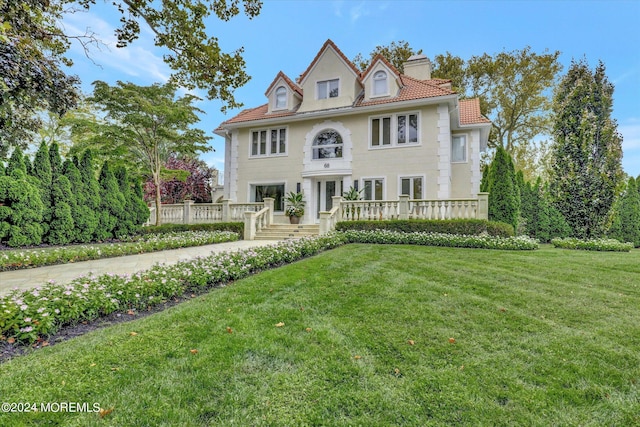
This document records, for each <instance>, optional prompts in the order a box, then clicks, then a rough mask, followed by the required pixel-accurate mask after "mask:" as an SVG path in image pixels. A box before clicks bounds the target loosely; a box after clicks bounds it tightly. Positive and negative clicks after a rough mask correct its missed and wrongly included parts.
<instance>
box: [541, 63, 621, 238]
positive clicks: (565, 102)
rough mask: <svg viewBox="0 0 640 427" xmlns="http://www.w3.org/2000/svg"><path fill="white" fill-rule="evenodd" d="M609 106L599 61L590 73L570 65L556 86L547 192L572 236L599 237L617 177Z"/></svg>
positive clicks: (609, 90) (617, 145)
mask: <svg viewBox="0 0 640 427" xmlns="http://www.w3.org/2000/svg"><path fill="white" fill-rule="evenodd" d="M612 105H613V84H611V83H610V82H609V80H608V79H607V76H606V74H605V66H604V64H603V63H602V62H600V63H599V64H598V66H597V67H596V69H595V71H594V72H591V70H590V69H589V66H588V64H587V63H586V62H585V61H580V62H575V61H574V62H573V63H572V64H571V67H570V69H569V71H568V72H567V74H566V76H564V78H563V79H562V81H561V82H560V84H559V85H558V87H557V88H556V93H555V96H554V102H553V111H554V129H553V131H554V139H555V141H554V145H553V148H552V152H553V154H552V156H553V159H552V162H551V171H550V189H551V194H552V197H553V200H554V204H555V206H556V207H557V208H558V210H559V211H560V212H561V213H562V215H563V216H564V217H565V218H566V220H567V222H568V223H569V225H570V227H571V229H572V234H573V235H574V236H576V237H580V238H591V237H598V236H601V235H602V234H603V232H604V227H605V222H606V218H607V215H608V213H609V210H610V209H611V207H612V205H613V202H614V200H615V198H616V189H617V188H618V186H619V185H620V183H621V180H622V177H623V174H622V164H621V160H622V137H621V135H620V134H619V133H618V131H617V124H616V121H615V120H613V119H612V118H611V112H612Z"/></svg>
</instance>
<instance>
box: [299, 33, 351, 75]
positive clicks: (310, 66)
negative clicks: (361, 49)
mask: <svg viewBox="0 0 640 427" xmlns="http://www.w3.org/2000/svg"><path fill="white" fill-rule="evenodd" d="M329 46H331V47H332V48H333V50H335V51H336V53H337V54H338V56H339V57H340V58H342V60H343V61H344V62H345V63H346V64H347V65H348V66H349V67H350V68H351V69H352V70H353V72H354V73H355V75H356V76H357V77H358V79H359V78H360V70H358V68H357V67H356V66H355V65H353V62H351V61H350V60H349V58H347V57H346V56H345V55H344V53H342V51H341V50H340V49H338V46H336V44H335V43H334V42H332V41H331V39H327V41H326V42H324V44H323V45H322V47H321V48H320V50H319V51H318V54H317V55H316V57H315V58H313V61H311V64H309V66H308V67H307V69H306V70H304V73H302V74H300V77H298V78H297V79H296V82H298V83H301V82H302V81H303V80H304V78H305V77H307V74H309V72H310V71H311V69H312V68H313V66H314V65H316V62H318V60H319V59H320V57H321V56H322V54H323V53H324V51H325V50H327V48H328V47H329Z"/></svg>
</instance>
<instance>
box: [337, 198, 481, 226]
mask: <svg viewBox="0 0 640 427" xmlns="http://www.w3.org/2000/svg"><path fill="white" fill-rule="evenodd" d="M488 201H489V193H479V194H478V198H477V199H447V200H414V199H409V196H400V198H399V200H341V201H340V210H341V213H340V215H339V217H340V220H341V221H381V220H389V219H460V218H467V219H468V218H478V219H488V214H489V207H488Z"/></svg>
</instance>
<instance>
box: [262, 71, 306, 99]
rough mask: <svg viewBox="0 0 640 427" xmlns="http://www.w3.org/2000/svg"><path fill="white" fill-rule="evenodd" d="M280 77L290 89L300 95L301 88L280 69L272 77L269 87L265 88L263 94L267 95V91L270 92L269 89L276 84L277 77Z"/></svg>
mask: <svg viewBox="0 0 640 427" xmlns="http://www.w3.org/2000/svg"><path fill="white" fill-rule="evenodd" d="M280 77H282V79H283V80H284V81H285V82H286V83H287V85H288V86H289V87H290V88H291V90H292V91H294V92H296V93H298V95H300V96H302V88H301V87H300V86H298V85H297V84H295V82H294V81H293V80H291V79H290V78H289V77H288V76H287V75H286V74H285V73H283V72H282V71H280V72H279V73H278V75H276V78H275V79H273V81H272V82H271V84H270V85H269V87H268V88H267V90H266V91H265V93H264V94H265V95H267V94H268V93H269V92H271V89H272V88H273V85H275V84H276V82H277V81H278V79H279V78H280Z"/></svg>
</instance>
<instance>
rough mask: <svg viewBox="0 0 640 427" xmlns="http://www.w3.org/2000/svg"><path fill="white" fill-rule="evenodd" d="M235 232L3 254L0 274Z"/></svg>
mask: <svg viewBox="0 0 640 427" xmlns="http://www.w3.org/2000/svg"><path fill="white" fill-rule="evenodd" d="M238 238H239V235H238V233H236V232H232V231H180V232H164V233H161V234H160V233H158V234H143V235H134V236H130V237H123V238H121V239H120V243H105V244H99V245H74V246H61V247H56V248H43V249H21V250H16V249H13V250H5V251H0V271H8V270H18V269H22V268H32V267H42V266H45V265H54V264H64V263H69V262H79V261H88V260H94V259H101V258H110V257H117V256H123V255H134V254H141V253H145V252H155V251H162V250H166V249H178V248H186V247H190V246H202V245H211V244H215V243H222V242H232V241H236V240H238Z"/></svg>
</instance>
